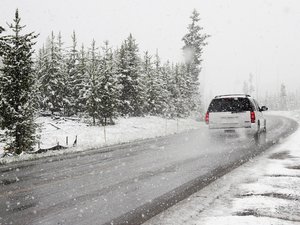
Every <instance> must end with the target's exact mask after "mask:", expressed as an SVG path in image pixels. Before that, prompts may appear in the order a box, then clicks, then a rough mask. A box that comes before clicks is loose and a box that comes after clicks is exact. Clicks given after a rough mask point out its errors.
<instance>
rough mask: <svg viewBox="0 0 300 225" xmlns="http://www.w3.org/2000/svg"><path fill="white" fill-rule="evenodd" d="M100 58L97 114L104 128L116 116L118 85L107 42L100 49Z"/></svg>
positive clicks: (111, 54)
mask: <svg viewBox="0 0 300 225" xmlns="http://www.w3.org/2000/svg"><path fill="white" fill-rule="evenodd" d="M102 50H103V53H102V58H101V59H100V76H99V84H98V93H99V99H100V102H99V107H98V109H99V114H100V115H101V120H100V122H101V124H102V125H104V126H106V125H107V124H108V123H109V124H113V123H114V122H113V118H114V117H115V116H116V115H117V110H118V98H119V89H120V87H119V85H118V79H117V76H116V73H115V71H114V59H113V53H112V50H111V48H110V47H109V44H108V41H105V42H104V47H103V48H102Z"/></svg>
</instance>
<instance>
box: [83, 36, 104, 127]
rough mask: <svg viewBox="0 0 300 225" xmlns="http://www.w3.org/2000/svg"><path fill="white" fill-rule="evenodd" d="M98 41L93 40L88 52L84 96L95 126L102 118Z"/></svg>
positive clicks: (87, 109) (87, 110)
mask: <svg viewBox="0 0 300 225" xmlns="http://www.w3.org/2000/svg"><path fill="white" fill-rule="evenodd" d="M96 51H97V49H96V42H95V41H94V40H93V42H92V45H91V48H90V49H89V52H88V61H87V64H86V71H87V74H88V79H87V82H86V84H85V87H84V95H83V98H84V99H85V102H86V112H87V114H88V115H89V116H90V117H92V120H93V121H92V123H93V125H94V126H95V125H96V120H97V119H98V120H101V112H100V108H99V106H100V102H101V98H100V91H101V90H100V82H99V77H100V57H99V55H98V54H97V52H96Z"/></svg>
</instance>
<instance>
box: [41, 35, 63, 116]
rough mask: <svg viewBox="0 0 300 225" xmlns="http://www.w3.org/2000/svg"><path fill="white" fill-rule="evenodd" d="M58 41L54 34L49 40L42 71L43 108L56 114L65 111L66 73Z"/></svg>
mask: <svg viewBox="0 0 300 225" xmlns="http://www.w3.org/2000/svg"><path fill="white" fill-rule="evenodd" d="M60 45H61V43H60V44H59V43H58V42H57V41H56V38H55V36H54V33H53V32H52V33H51V36H50V38H49V39H48V43H47V47H46V54H45V55H44V59H43V62H44V68H43V71H41V78H40V83H41V93H42V96H43V102H42V105H43V108H44V109H46V110H50V111H51V113H52V114H53V113H54V112H62V110H63V90H64V73H63V71H64V70H63V69H62V65H63V64H62V62H61V60H62V55H61V53H62V51H61V49H60V48H61V47H60Z"/></svg>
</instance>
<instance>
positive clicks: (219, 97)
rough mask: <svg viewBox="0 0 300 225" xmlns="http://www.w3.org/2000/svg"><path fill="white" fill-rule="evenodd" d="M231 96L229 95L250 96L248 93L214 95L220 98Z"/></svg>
mask: <svg viewBox="0 0 300 225" xmlns="http://www.w3.org/2000/svg"><path fill="white" fill-rule="evenodd" d="M226 96H228V97H231V96H244V97H251V96H250V95H248V94H228V95H217V96H215V98H221V97H226Z"/></svg>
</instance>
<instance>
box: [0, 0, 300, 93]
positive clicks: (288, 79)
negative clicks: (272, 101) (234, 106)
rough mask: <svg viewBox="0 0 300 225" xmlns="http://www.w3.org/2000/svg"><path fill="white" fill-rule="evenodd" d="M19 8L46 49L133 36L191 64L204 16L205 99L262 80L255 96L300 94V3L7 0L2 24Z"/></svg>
mask: <svg viewBox="0 0 300 225" xmlns="http://www.w3.org/2000/svg"><path fill="white" fill-rule="evenodd" d="M16 8H19V10H20V15H21V17H22V19H23V24H26V25H27V28H28V30H30V31H32V30H33V31H36V32H38V33H40V36H39V38H38V44H37V47H41V46H42V45H43V43H44V41H45V40H46V37H47V36H48V35H49V34H50V32H51V31H52V30H53V31H54V32H55V33H58V32H59V31H61V32H62V36H63V39H64V41H65V43H66V45H67V44H69V43H70V39H71V38H70V36H71V33H72V31H73V30H76V32H77V35H78V39H79V40H78V42H79V43H81V42H83V43H84V44H85V45H86V46H88V45H90V43H91V41H92V39H93V38H95V40H96V42H97V43H98V45H101V44H102V43H103V41H104V40H109V41H110V43H111V44H112V45H113V46H115V47H116V46H118V45H120V43H121V42H122V41H123V40H124V39H125V38H126V37H127V36H128V35H129V33H130V32H131V33H132V34H133V35H134V37H135V38H136V39H137V42H138V43H139V47H140V50H141V52H144V51H146V50H149V51H150V53H152V54H154V53H155V52H156V49H158V51H159V54H160V56H161V57H162V58H163V60H167V59H169V60H171V61H173V62H178V61H183V53H182V51H181V48H182V45H183V42H182V40H181V38H182V37H183V36H184V34H185V33H186V31H187V25H188V23H189V22H190V20H189V16H190V15H191V12H192V10H193V9H194V8H195V9H197V10H198V11H199V12H200V17H201V21H200V24H201V26H203V27H204V32H206V33H208V34H210V35H211V37H210V38H209V39H208V45H207V46H206V47H205V48H204V54H203V60H204V61H203V70H202V73H201V84H202V86H201V89H202V90H203V91H204V93H205V95H204V97H205V99H209V98H211V97H213V96H214V95H216V94H221V93H233V92H241V91H242V86H243V81H244V80H247V79H248V76H249V74H250V73H252V74H253V75H254V85H255V86H256V91H255V95H258V98H262V97H264V96H265V93H266V92H269V93H274V92H275V91H278V90H279V86H280V84H281V83H285V84H286V86H287V90H288V91H296V90H297V89H299V86H300V82H299V80H300V79H299V78H298V77H299V71H300V64H299V63H298V61H299V58H300V57H299V54H300V44H299V43H300V42H299V40H300V29H299V24H300V2H299V1H298V0H265V1H264V0H247V1H246V0H188V1H182V0H118V1H117V0H110V1H105V0H86V1H73V0H64V1H59V0H51V1H40V0H27V1H24V0H19V1H17V0H1V7H0V25H5V23H6V22H11V21H12V18H13V16H14V11H15V9H16Z"/></svg>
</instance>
